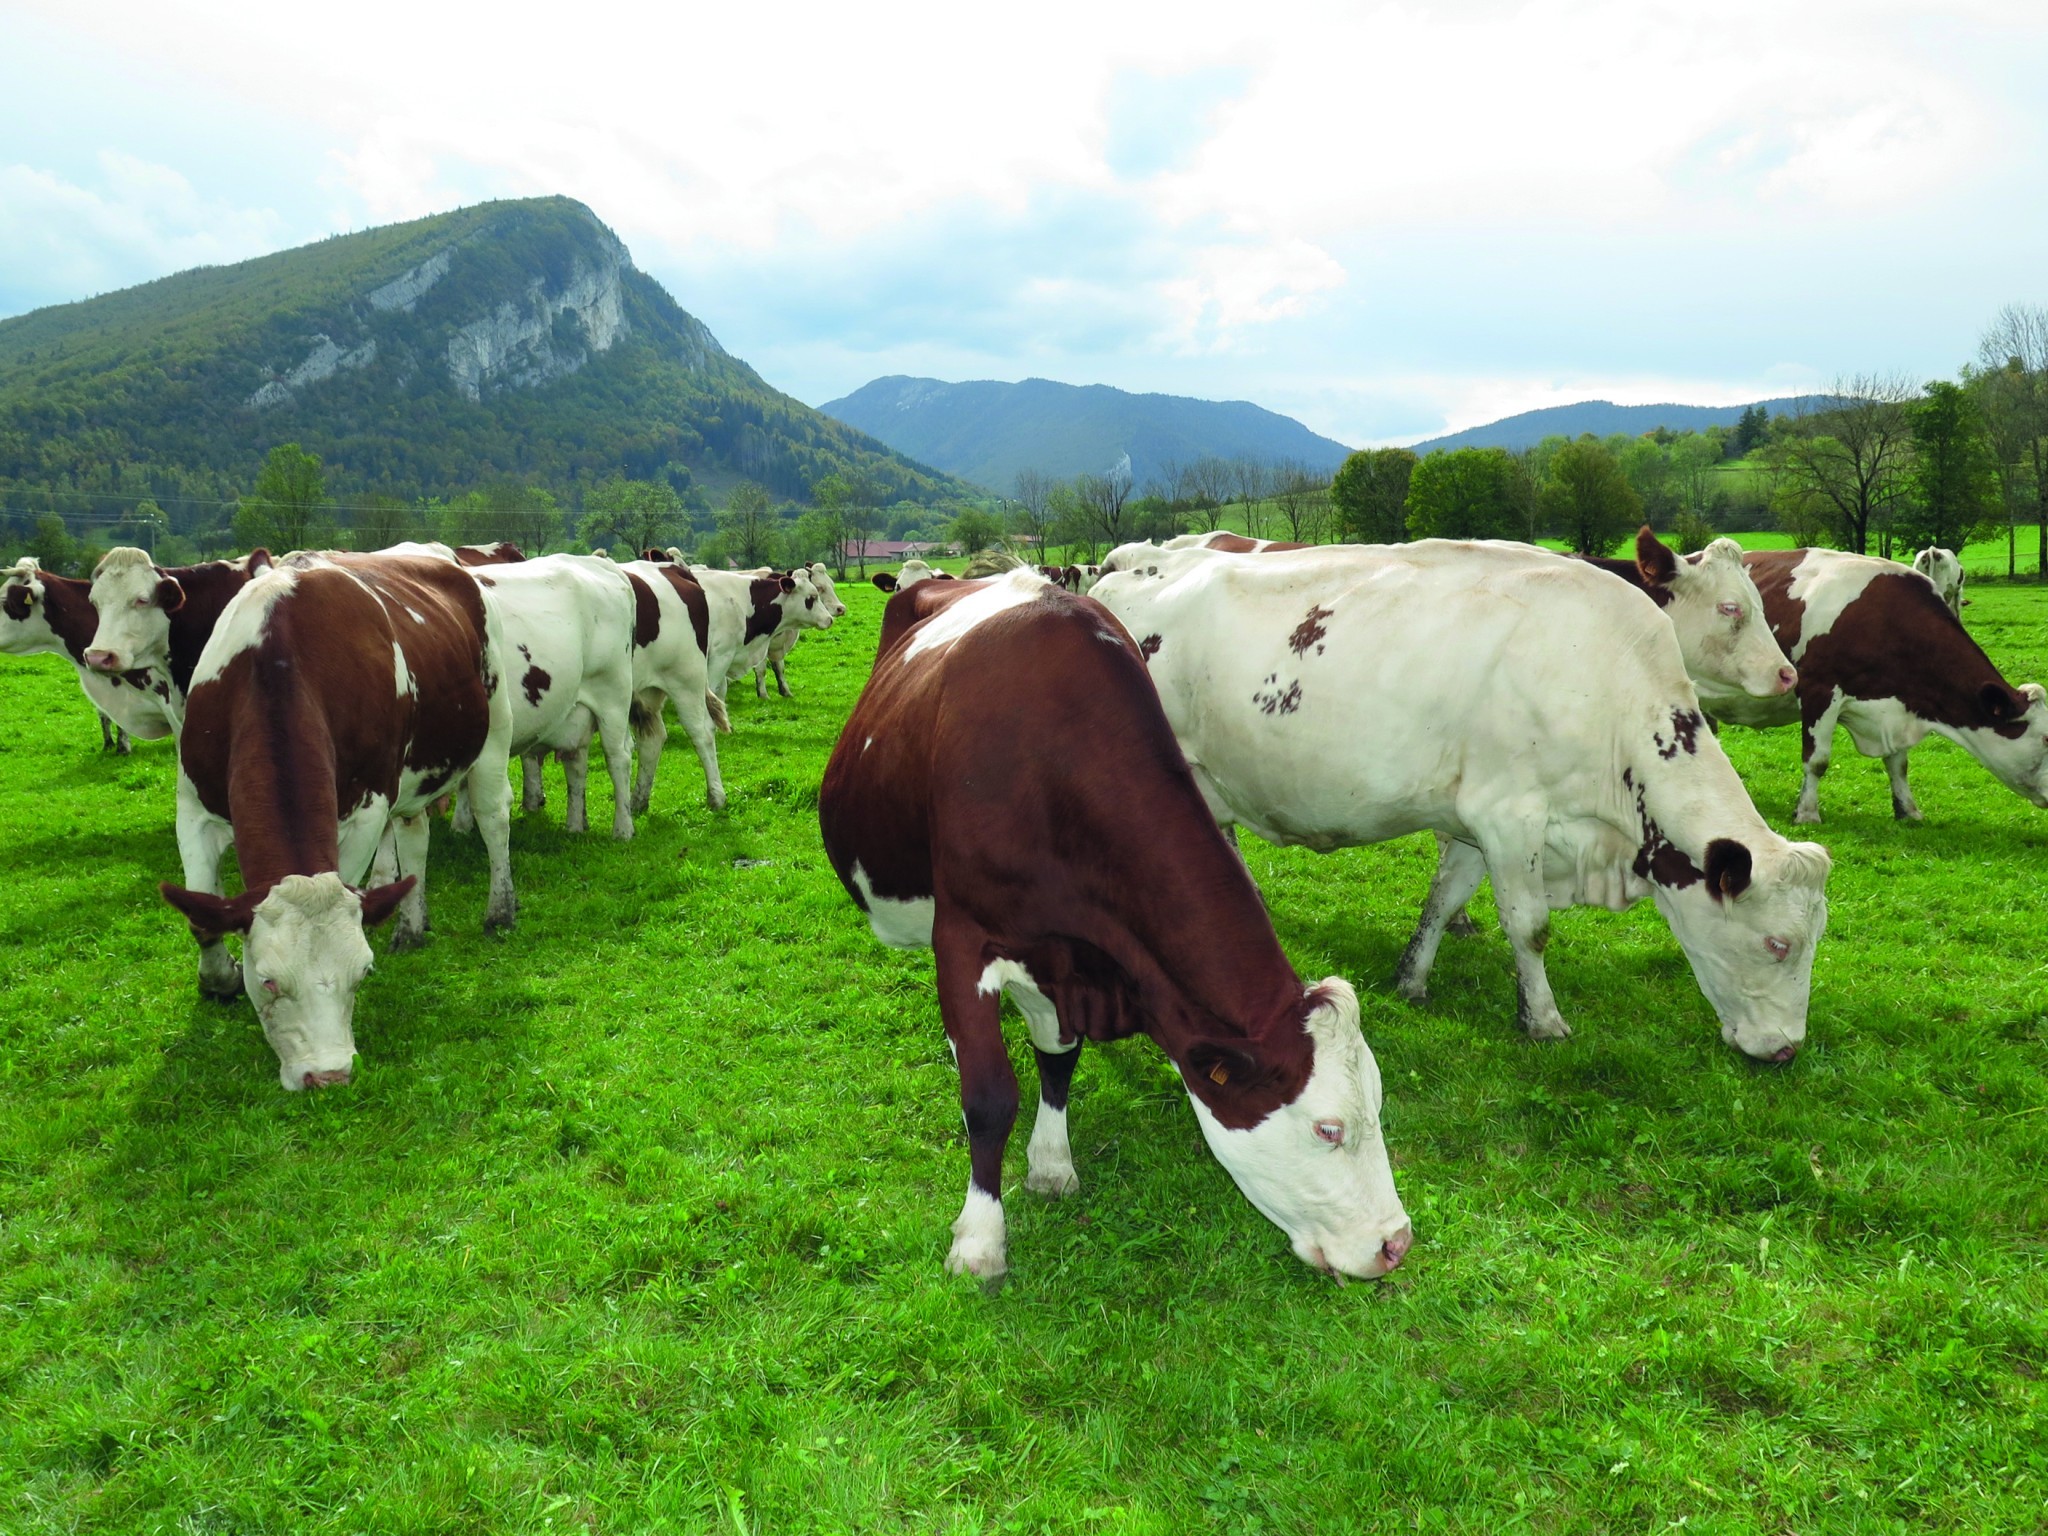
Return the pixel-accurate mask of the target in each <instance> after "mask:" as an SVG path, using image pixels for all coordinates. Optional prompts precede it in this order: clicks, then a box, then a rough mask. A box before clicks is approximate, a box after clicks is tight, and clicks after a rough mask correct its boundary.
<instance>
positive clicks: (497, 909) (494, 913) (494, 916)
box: [484, 900, 519, 933]
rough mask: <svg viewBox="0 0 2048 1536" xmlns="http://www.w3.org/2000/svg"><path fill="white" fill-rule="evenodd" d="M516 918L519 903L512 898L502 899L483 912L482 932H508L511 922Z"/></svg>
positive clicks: (515, 920) (516, 919) (517, 916)
mask: <svg viewBox="0 0 2048 1536" xmlns="http://www.w3.org/2000/svg"><path fill="white" fill-rule="evenodd" d="M518 920H519V903H518V902H517V901H514V900H507V901H504V902H502V903H500V904H499V905H497V906H494V907H492V908H491V910H490V911H488V912H486V913H485V914H484V932H485V933H510V932H511V931H512V926H513V924H514V923H516V922H517V921H518Z"/></svg>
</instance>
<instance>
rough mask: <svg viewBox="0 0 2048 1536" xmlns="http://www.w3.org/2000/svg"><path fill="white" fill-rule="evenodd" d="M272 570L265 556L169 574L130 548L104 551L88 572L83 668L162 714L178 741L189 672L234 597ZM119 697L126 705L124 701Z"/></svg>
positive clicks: (187, 567)
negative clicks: (89, 628) (89, 622)
mask: <svg viewBox="0 0 2048 1536" xmlns="http://www.w3.org/2000/svg"><path fill="white" fill-rule="evenodd" d="M270 563H271V562H270V551H268V550H266V549H258V550H255V551H253V552H251V553H250V554H247V555H244V556H242V557H241V558H240V559H236V560H210V561H207V562H206V563H205V564H203V565H180V566H172V567H169V568H166V567H164V566H160V565H158V564H157V563H156V562H155V561H154V560H152V559H151V558H150V557H149V555H148V554H147V553H146V552H144V551H143V550H139V549H135V548H132V547H130V546H126V545H124V546H121V547H119V548H116V549H110V550H108V551H107V552H106V554H105V555H104V556H102V557H101V559H100V563H99V564H98V565H97V566H96V567H94V569H93V573H92V586H91V588H90V591H89V593H88V597H89V600H90V601H91V603H92V607H93V613H94V617H95V623H94V626H93V635H92V641H91V643H90V644H89V645H88V646H87V647H86V651H85V664H86V666H88V667H90V668H91V669H92V670H93V671H94V672H96V673H98V674H99V675H100V676H101V677H102V678H105V679H107V680H108V681H109V682H112V681H113V680H115V679H119V680H120V682H121V683H122V684H125V685H126V687H127V688H128V689H129V690H131V691H132V692H133V693H134V694H137V695H140V697H141V698H142V699H144V700H146V701H147V703H146V704H145V705H144V708H146V709H153V710H155V711H156V712H157V713H159V714H161V715H162V716H163V718H164V720H165V722H166V723H167V725H168V727H169V730H170V733H171V734H173V735H175V734H176V733H177V730H178V728H179V726H180V725H181V724H182V723H183V721H184V718H185V692H186V690H187V689H188V688H189V687H190V686H191V682H192V669H193V668H194V667H195V666H196V665H197V664H198V662H199V654H200V652H201V651H203V650H204V649H205V648H206V642H207V640H208V639H209V638H210V637H211V636H212V634H213V628H214V625H215V624H216V623H218V622H219V620H220V616H221V614H222V613H223V612H225V611H226V609H227V606H228V604H229V603H230V602H231V601H233V599H234V596H235V594H236V593H237V592H240V591H241V590H242V588H243V587H245V586H247V585H248V584H249V580H250V578H251V577H252V576H254V575H257V574H259V573H261V572H262V571H265V570H267V569H268V568H269V566H270ZM118 696H119V697H121V698H122V699H123V701H124V702H125V701H126V699H127V697H128V695H127V694H119V695H118ZM131 718H132V715H131Z"/></svg>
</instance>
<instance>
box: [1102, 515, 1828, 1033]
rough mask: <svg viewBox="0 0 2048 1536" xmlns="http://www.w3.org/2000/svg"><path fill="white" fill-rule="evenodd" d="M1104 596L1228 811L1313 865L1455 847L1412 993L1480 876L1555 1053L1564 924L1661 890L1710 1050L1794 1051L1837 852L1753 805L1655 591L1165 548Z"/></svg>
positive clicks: (1564, 575)
mask: <svg viewBox="0 0 2048 1536" xmlns="http://www.w3.org/2000/svg"><path fill="white" fill-rule="evenodd" d="M1152 572H1156V573H1157V574H1156V575H1155V574H1151V573H1152ZM1093 595H1094V597H1096V598H1097V599H1098V600H1099V601H1101V602H1102V603H1103V604H1105V605H1106V606H1107V607H1109V608H1110V609H1111V611H1113V612H1114V613H1115V614H1116V615H1117V617H1118V618H1120V619H1121V620H1122V621H1123V623H1124V626H1125V628H1126V629H1128V630H1129V632H1130V633H1131V635H1132V636H1133V637H1134V638H1135V639H1136V640H1137V643H1138V647H1139V650H1140V651H1141V652H1143V653H1144V654H1145V656H1146V657H1147V658H1148V660H1149V662H1150V665H1151V668H1152V676H1153V681H1154V682H1155V684H1157V686H1158V689H1159V695H1160V699H1161V702H1162V703H1163V704H1164V705H1165V706H1166V714H1167V718H1168V719H1169V720H1170V721H1172V723H1173V726H1174V733H1175V735H1176V737H1177V738H1178V739H1179V741H1180V745H1181V748H1182V750H1183V751H1184V752H1185V753H1186V755H1187V758H1188V763H1189V766H1190V767H1191V768H1192V769H1193V770H1194V773H1195V779H1196V782H1197V783H1198V784H1200V785H1201V786H1202V790H1203V793H1204V795H1205V796H1206V797H1207V798H1208V801H1209V804H1210V807H1211V809H1212V810H1213V811H1214V812H1215V814H1216V816H1217V819H1218V820H1219V821H1222V822H1225V823H1229V822H1243V823H1244V824H1245V825H1246V826H1248V827H1250V828H1251V829H1252V830H1253V831H1254V832H1257V833H1258V834H1259V835H1260V836H1262V837H1264V838H1266V839H1267V840H1269V841H1271V842H1277V843H1303V844H1306V845H1308V846H1309V847H1312V848H1317V849H1323V850H1328V849H1331V848H1340V847H1347V846H1352V845H1356V844H1361V843H1374V842H1379V841H1382V840H1384V839H1386V838H1390V837H1398V836H1401V835H1402V834H1404V833H1409V832H1415V831H1420V830H1422V829H1425V828H1428V829H1432V830H1435V831H1437V832H1441V833H1443V834H1445V835H1446V836H1448V837H1449V838H1451V839H1453V842H1452V843H1451V845H1450V848H1451V852H1450V854H1449V856H1448V857H1446V858H1445V859H1444V861H1443V863H1442V864H1441V865H1440V866H1439V868H1438V871H1437V878H1436V882H1435V884H1434V886H1433V888H1432V889H1431V892H1430V896H1429V901H1428V905H1427V906H1426V907H1425V909H1424V912H1423V917H1422V922H1421V924H1420V925H1419V927H1418V928H1417V930H1416V933H1415V937H1414V939H1413V940H1412V942H1411V943H1410V944H1409V946H1408V951H1407V953H1406V954H1405V955H1404V956H1403V958H1402V962H1401V968H1400V973H1399V976H1398V978H1397V980H1398V985H1399V987H1400V989H1401V991H1402V992H1403V993H1404V994H1406V995H1408V996H1410V997H1413V998H1421V997H1423V996H1425V995H1426V994H1427V984H1428V977H1429V969H1430V966H1431V964H1432V962H1433V961H1434V960H1435V957H1436V950H1437V946H1438V943H1439V942H1440V940H1441V939H1442V936H1443V931H1444V926H1445V923H1446V922H1447V921H1448V919H1449V918H1450V916H1451V914H1452V913H1454V912H1456V911H1457V910H1458V909H1459V908H1461V907H1462V906H1463V905H1464V904H1465V902H1466V901H1467V900H1468V899H1470V897H1471V895H1472V893H1473V892H1474V891H1475V890H1476V889H1477V888H1478V885H1479V881H1480V879H1481V877H1482V876H1483V875H1486V874H1489V873H1490V874H1491V875H1492V878H1493V888H1494V897H1495V901H1496V903H1497V905H1498V907H1499V911H1500V917H1501V926H1502V927H1503V928H1504V929H1505V930H1506V932H1507V935H1508V938H1509V940H1510V942H1511V943H1512V944H1513V946H1514V951H1515V969H1516V976H1517V981H1518V983H1519V993H1520V1018H1521V1022H1522V1024H1523V1026H1524V1027H1525V1028H1526V1029H1527V1030H1528V1032H1529V1033H1530V1034H1531V1035H1532V1036H1534V1037H1537V1038H1556V1037H1559V1036H1562V1035H1564V1034H1566V1033H1568V1029H1567V1027H1566V1025H1565V1022H1564V1019H1563V1017H1562V1016H1561V1015H1560V1014H1559V1012H1558V1008H1557V1003H1556V1000H1555V998H1554V997H1553V996H1552V994H1551V991H1550V984H1549V981H1548V979H1547V978H1546V976H1545V974H1544V967H1543V947H1544V944H1545V943H1546V942H1547V939H1548V936H1549V925H1550V916H1549V914H1550V911H1551V909H1552V908H1554V907H1566V906H1576V905H1598V906H1606V907H1611V908H1617V909H1618V908H1622V907H1626V906H1628V905H1630V904H1631V903H1633V902H1635V901H1638V900H1640V899H1641V898H1643V897H1644V896H1651V897H1654V899H1655V900H1656V902H1657V906H1658V909H1659V910H1660V911H1661V912H1663V914H1664V916H1665V918H1666V920H1667V921H1668V922H1669V923H1670V924H1671V928H1672V932H1673V934H1674V935H1675V936H1676V937H1677V939H1678V942H1679V944H1680V946H1681V947H1682V948H1683V949H1684V950H1685V952H1686V955H1687V957H1688V958H1689V959H1690V960H1691V962H1692V965H1693V972H1694V974H1695V976H1697V977H1698V979H1699V983H1700V986H1701V989H1702V990H1703V991H1704V992H1705V993H1706V995H1707V998H1708V1000H1709V1001H1710V1002H1711V1003H1712V1004H1713V1006H1714V1009H1715V1012H1716V1013H1718V1014H1719V1015H1720V1018H1721V1035H1722V1038H1723V1039H1724V1040H1726V1041H1727V1042H1729V1043H1730V1044H1731V1045H1734V1046H1736V1047H1738V1048H1740V1049H1741V1050H1742V1051H1744V1052H1746V1053H1747V1054H1749V1055H1751V1056H1756V1057H1761V1058H1766V1059H1770V1060H1777V1061H1784V1060H1789V1059H1790V1058H1791V1057H1792V1056H1793V1055H1794V1054H1795V1053H1796V1052H1797V1051H1798V1049H1799V1045H1800V1043H1801V1042H1802V1041H1803V1040H1804V1039H1805V1036H1806V1010H1807V999H1808V995H1809V992H1810V990H1811V985H1812V975H1813V955H1814V946H1815V945H1816V944H1817V943H1818V942H1819V941H1820V937H1821V934H1822V932H1823V930H1824V929H1825V927H1826V924H1827V901H1826V894H1825V891H1826V882H1827V874H1828V856H1827V853H1826V851H1825V850H1824V849H1822V848H1820V847H1818V846H1816V845H1814V844H1811V843H1792V842H1788V841H1786V840H1785V839H1784V838H1782V837H1780V836H1778V834H1777V833H1775V832H1773V831H1772V830H1771V829H1770V827H1769V826H1767V825H1766V824H1765V823H1764V820H1763V818H1762V817H1761V816H1759V815H1758V814H1757V812H1756V808H1755V806H1753V805H1752V804H1751V803H1750V799H1749V796H1748V795H1747V794H1746V793H1745V792H1744V790H1743V787H1742V782H1741V780H1740V779H1738V778H1737V777H1736V775H1735V770H1734V769H1733V768H1732V767H1731V766H1730V765H1729V763H1728V759H1727V757H1726V756H1725V755H1724V754H1723V753H1722V751H1721V747H1720V744H1719V743H1718V742H1717V741H1716V740H1715V739H1714V736H1713V733H1712V732H1711V731H1710V730H1708V729H1707V728H1706V724H1705V721H1704V719H1703V718H1702V716H1701V714H1700V710H1699V701H1698V697H1697V695H1696V694H1695V693H1694V691H1693V688H1692V684H1691V683H1690V682H1689V681H1688V680H1687V678H1686V675H1685V668H1684V665H1683V662H1682V660H1681V658H1680V655H1679V651H1678V645H1677V642H1676V640H1675V639H1674V638H1673V636H1672V630H1671V626H1670V625H1669V624H1668V623H1667V622H1665V621H1664V620H1663V619H1661V618H1659V616H1658V614H1657V611H1656V609H1655V608H1654V607H1653V606H1652V605H1651V604H1650V603H1648V602H1646V601H1645V600H1644V599H1643V597H1642V596H1641V594H1639V593H1634V592H1630V591H1629V590H1628V589H1627V588H1626V587H1625V586H1623V585H1622V584H1621V583H1619V582H1617V581H1615V580H1613V578H1611V577H1609V576H1607V575H1604V574H1602V573H1601V572H1599V571H1596V570H1594V569H1592V568H1590V567H1588V566H1586V565H1583V564H1580V563H1578V562H1575V561H1568V560H1559V559H1557V558H1555V557H1554V556H1551V555H1548V554H1544V553H1542V552H1540V551H1536V550H1531V549H1527V548H1522V547H1517V546H1514V545H1506V544H1463V543H1454V542H1450V541H1444V540H1428V541H1425V542H1422V543H1418V544H1401V545H1389V546H1351V547H1347V548H1343V549H1327V548H1326V549H1314V550H1303V551H1301V552H1299V553H1294V554H1277V555H1276V554H1267V555H1230V554H1221V553H1217V552H1215V551H1212V550H1202V549H1187V550H1177V551H1157V552H1154V554H1152V555H1149V556H1147V557H1145V559H1144V562H1143V565H1142V566H1141V567H1140V568H1139V569H1137V570H1129V571H1124V572H1120V573H1117V574H1114V575H1109V576H1105V577H1104V578H1103V579H1102V581H1101V582H1100V583H1099V584H1098V585H1097V586H1096V588H1095V591H1094V593H1093Z"/></svg>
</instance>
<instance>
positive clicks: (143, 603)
mask: <svg viewBox="0 0 2048 1536" xmlns="http://www.w3.org/2000/svg"><path fill="white" fill-rule="evenodd" d="M135 606H136V607H138V608H147V607H148V606H149V599H148V598H146V597H138V598H137V599H135Z"/></svg>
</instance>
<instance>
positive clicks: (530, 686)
mask: <svg viewBox="0 0 2048 1536" xmlns="http://www.w3.org/2000/svg"><path fill="white" fill-rule="evenodd" d="M522 649H524V647H522ZM553 682H554V679H553V678H552V677H550V676H549V675H548V674H547V673H546V672H545V671H544V670H542V669H541V668H539V667H528V668H527V669H526V676H524V677H522V678H520V679H519V686H520V687H521V688H522V689H524V690H525V692H526V702H527V703H529V704H531V705H534V706H535V707H536V708H537V707H539V704H540V698H541V695H542V694H544V693H546V692H547V691H548V688H549V686H550V685H551V684H553Z"/></svg>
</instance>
